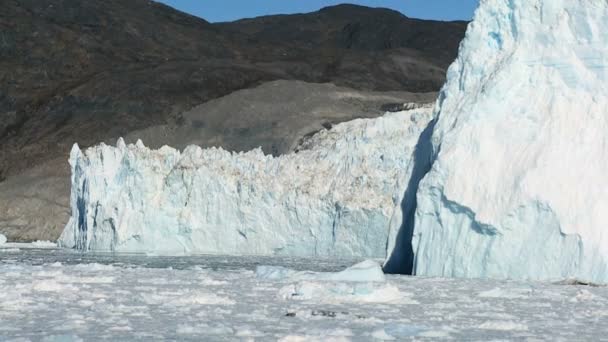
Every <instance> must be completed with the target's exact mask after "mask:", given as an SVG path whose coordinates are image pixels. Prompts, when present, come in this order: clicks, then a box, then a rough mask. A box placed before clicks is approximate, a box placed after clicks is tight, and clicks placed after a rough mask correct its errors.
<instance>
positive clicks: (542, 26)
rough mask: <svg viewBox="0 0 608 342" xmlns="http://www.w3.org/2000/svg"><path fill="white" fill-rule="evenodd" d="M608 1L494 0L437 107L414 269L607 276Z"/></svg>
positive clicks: (480, 15)
mask: <svg viewBox="0 0 608 342" xmlns="http://www.w3.org/2000/svg"><path fill="white" fill-rule="evenodd" d="M607 81H608V2H606V1H605V0H486V1H483V0H482V1H481V5H480V7H479V9H478V10H477V12H476V14H475V18H474V21H473V22H472V23H471V24H470V26H469V29H468V32H467V34H466V38H465V40H464V41H463V43H462V45H461V49H460V54H459V56H458V59H457V60H456V62H455V63H454V64H453V65H452V66H451V67H450V69H449V71H448V81H447V84H446V85H445V86H444V88H443V90H442V93H441V95H440V98H439V100H438V104H437V109H436V114H435V115H436V118H437V122H436V125H435V127H434V132H433V135H432V140H431V143H432V149H433V155H432V167H431V170H430V172H429V173H428V174H427V175H426V177H425V178H424V180H423V181H422V182H421V184H420V187H419V189H418V194H417V199H418V203H417V209H416V212H415V220H414V221H415V222H414V229H413V230H414V231H413V241H412V247H413V251H414V253H415V261H414V271H415V273H417V274H420V275H429V276H455V277H494V278H515V279H541V280H545V279H553V278H565V277H577V278H582V279H586V280H591V281H603V282H606V281H608V270H607V266H606V262H607V260H608V229H607V228H606V226H607V224H608V101H607V95H608V82H607Z"/></svg>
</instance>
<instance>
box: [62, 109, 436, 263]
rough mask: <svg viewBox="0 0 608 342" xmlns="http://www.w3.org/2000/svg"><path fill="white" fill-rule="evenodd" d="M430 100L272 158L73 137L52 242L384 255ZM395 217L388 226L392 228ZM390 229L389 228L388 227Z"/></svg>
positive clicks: (160, 249)
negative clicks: (64, 211) (66, 189)
mask: <svg viewBox="0 0 608 342" xmlns="http://www.w3.org/2000/svg"><path fill="white" fill-rule="evenodd" d="M431 115H432V108H428V107H427V108H419V109H414V110H410V111H405V112H400V113H388V114H386V115H385V116H383V117H381V118H377V119H358V120H354V121H351V122H347V123H343V124H339V125H336V126H334V128H332V129H331V130H323V131H321V132H319V133H318V134H316V135H314V136H313V137H312V138H310V139H309V140H307V141H305V142H304V143H303V145H302V146H300V147H299V150H300V151H299V152H298V153H291V154H287V155H283V156H279V157H272V156H269V155H264V154H263V153H262V151H261V150H259V149H258V150H253V151H250V152H246V153H234V152H227V151H225V150H222V149H217V148H210V149H201V148H200V147H198V146H189V147H188V148H186V149H185V150H184V151H182V152H180V151H178V150H176V149H173V148H170V147H163V148H161V149H159V150H151V149H148V148H146V147H145V146H144V145H143V144H142V143H141V142H138V143H137V144H134V145H128V146H127V145H125V143H124V142H123V141H122V140H119V141H118V143H117V146H116V147H113V146H107V145H104V144H101V145H98V146H95V147H91V148H89V149H86V150H84V151H81V150H80V148H78V146H77V145H75V146H74V148H73V149H72V152H71V156H70V164H71V167H72V194H71V210H72V216H71V218H70V221H69V223H68V224H67V226H66V228H65V230H64V232H63V234H62V236H61V238H60V240H59V243H60V245H61V246H64V247H70V248H77V249H80V250H93V251H95V250H96V251H121V252H154V253H163V254H172V255H179V254H194V253H223V254H257V255H289V256H311V257H312V256H315V257H355V256H356V257H373V258H384V257H386V255H387V250H390V249H391V248H392V246H393V245H394V240H395V238H396V235H397V229H395V230H391V227H392V226H391V224H390V221H391V218H392V217H393V214H394V213H395V208H398V203H399V202H400V201H401V196H402V195H403V192H404V189H405V187H406V186H407V180H408V179H409V178H410V173H411V172H412V168H413V163H412V160H411V156H412V154H413V151H414V150H415V146H416V144H417V142H418V137H419V136H420V134H421V132H422V131H423V130H424V129H425V128H426V127H427V125H428V122H429V121H430V119H431ZM393 226H395V225H393ZM396 226H397V227H398V225H396Z"/></svg>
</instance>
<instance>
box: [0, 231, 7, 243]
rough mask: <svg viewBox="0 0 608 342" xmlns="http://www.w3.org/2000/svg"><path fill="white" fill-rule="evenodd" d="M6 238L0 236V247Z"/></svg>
mask: <svg viewBox="0 0 608 342" xmlns="http://www.w3.org/2000/svg"><path fill="white" fill-rule="evenodd" d="M6 241H7V240H6V236H4V235H2V234H0V245H4V244H5V243H6Z"/></svg>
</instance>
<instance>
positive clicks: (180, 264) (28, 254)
mask: <svg viewBox="0 0 608 342" xmlns="http://www.w3.org/2000/svg"><path fill="white" fill-rule="evenodd" d="M359 261H361V259H311V258H294V257H268V256H225V255H192V256H149V255H145V254H124V253H90V252H89V253H81V252H77V251H73V250H66V249H30V248H27V249H21V250H19V251H15V252H11V253H8V252H4V253H0V262H1V263H18V264H22V265H32V266H39V265H45V264H52V263H56V262H59V263H61V264H63V265H77V264H91V263H97V264H102V265H112V266H117V267H126V268H131V267H143V268H172V269H176V270H184V269H191V268H193V267H200V268H203V269H211V270H242V269H246V270H255V268H256V267H257V266H259V265H271V266H283V267H288V268H291V269H295V270H299V271H303V270H307V271H316V272H335V271H339V270H342V269H344V268H346V267H349V266H352V265H353V264H355V263H357V262H359Z"/></svg>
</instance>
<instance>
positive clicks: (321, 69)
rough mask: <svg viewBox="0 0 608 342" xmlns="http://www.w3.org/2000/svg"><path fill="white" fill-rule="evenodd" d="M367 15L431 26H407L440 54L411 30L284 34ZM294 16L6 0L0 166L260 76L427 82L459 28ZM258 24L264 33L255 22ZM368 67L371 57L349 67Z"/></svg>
mask: <svg viewBox="0 0 608 342" xmlns="http://www.w3.org/2000/svg"><path fill="white" fill-rule="evenodd" d="M353 10H354V13H351V12H353ZM351 14H352V18H351V19H350V20H349V19H348V18H347V17H349V16H350V15H351ZM370 17H374V18H376V17H377V18H376V19H374V20H379V21H381V22H382V21H385V22H386V23H385V25H384V26H382V27H381V28H380V29H376V30H389V31H390V30H395V32H399V30H401V31H403V30H407V27H408V25H410V26H412V27H417V26H418V25H417V24H416V23H420V24H419V26H420V27H423V26H424V27H426V26H429V27H432V28H434V27H437V28H436V29H426V30H423V31H420V33H417V31H414V30H412V31H414V32H413V33H412V35H413V36H416V37H418V40H424V39H430V40H432V41H433V42H436V44H437V45H436V46H434V47H433V49H435V50H437V51H441V53H442V54H446V55H448V57H446V58H444V59H441V58H435V57H430V56H431V55H433V53H432V52H429V51H426V50H424V49H420V45H421V42H419V41H417V40H416V39H413V38H412V39H411V44H410V43H408V42H407V41H402V42H399V43H398V44H396V45H395V47H394V48H392V47H390V48H389V47H386V46H384V45H381V46H377V45H374V44H375V43H374V42H375V39H376V38H377V33H375V34H367V33H365V34H363V33H362V36H361V37H360V38H359V39H358V40H357V43H356V44H355V45H354V46H350V47H349V46H347V45H345V44H344V42H343V41H335V42H331V41H324V42H323V43H322V44H316V43H311V44H308V45H307V44H304V42H303V41H302V40H292V39H291V38H292V37H293V35H294V32H296V31H299V30H300V26H299V25H300V24H301V23H303V22H307V21H315V24H314V25H310V27H311V28H310V29H309V30H308V31H310V32H308V31H307V32H308V33H305V34H302V36H303V37H304V36H308V35H309V36H310V40H311V42H319V39H318V38H317V37H319V36H322V35H324V34H325V32H326V31H328V30H331V31H336V30H348V28H347V27H346V26H348V25H350V26H353V25H355V26H356V25H360V24H359V23H363V24H362V25H363V26H362V27H363V28H362V29H361V32H372V31H370V30H373V29H374V27H373V24H372V23H371V22H370V19H369V18H370ZM299 18H300V19H299V20H298V21H296V22H293V23H287V22H284V20H285V17H283V16H273V17H263V18H260V19H251V20H246V21H242V22H235V23H230V24H217V25H213V24H210V23H208V22H205V21H204V20H202V19H198V18H195V17H192V16H189V15H187V14H184V13H181V12H178V11H175V10H173V9H171V8H169V7H167V6H165V5H162V4H159V3H156V2H153V1H148V0H133V1H127V2H126V1H120V0H108V1H91V0H88V1H77V0H58V1H56V0H35V1H34V0H30V1H27V0H26V1H21V0H20V1H6V3H5V4H3V11H2V14H0V27H1V28H2V37H1V38H2V39H1V40H0V41H1V42H2V44H1V45H0V55H1V56H2V59H1V60H0V69H1V70H3V71H4V72H3V73H2V74H0V84H1V86H0V87H2V89H0V90H1V91H0V94H2V95H0V118H1V120H0V122H1V123H0V146H1V147H0V165H1V167H0V174H2V175H3V176H4V177H7V176H9V175H13V174H16V173H19V172H20V171H21V170H23V169H24V168H27V167H30V166H33V165H36V164H39V163H40V162H41V161H43V160H49V159H51V158H54V157H58V156H65V155H67V153H68V152H69V149H70V146H71V144H72V143H73V142H74V141H78V142H79V143H81V144H82V145H84V146H87V145H91V144H94V143H97V142H99V141H102V140H105V139H108V138H115V137H117V136H120V135H125V134H127V133H128V132H130V131H132V130H134V129H141V128H145V127H148V126H152V125H156V124H166V123H175V122H179V120H180V113H181V112H183V111H185V110H188V109H190V108H192V107H194V106H196V105H199V104H202V103H204V102H207V101H208V100H211V99H214V98H218V97H221V96H224V95H227V94H229V93H231V92H233V91H235V90H238V89H244V88H250V87H252V86H256V85H259V84H261V83H263V82H266V81H271V80H277V79H297V80H303V81H307V82H333V83H335V84H338V85H345V86H351V87H355V88H357V89H362V90H402V91H410V92H421V91H422V92H430V91H437V90H438V89H439V87H440V85H441V83H442V81H443V78H444V70H445V68H446V67H447V64H448V63H449V62H447V61H446V60H449V59H450V58H449V57H455V55H456V48H457V44H458V42H459V41H460V39H461V38H462V36H463V33H464V28H465V23H435V22H431V23H427V22H424V21H414V20H410V19H408V18H406V17H404V16H401V15H400V14H398V13H396V12H392V11H388V10H375V9H369V8H364V7H355V6H338V7H334V8H328V9H324V10H322V11H320V12H318V13H312V14H308V15H303V16H300V17H299ZM338 18H342V19H340V21H339V22H335V21H336V20H338ZM383 18H386V20H383ZM258 23H259V24H258ZM340 26H344V27H342V28H340ZM263 27H269V28H270V27H271V28H272V30H273V31H275V33H276V35H267V34H264V33H263V32H261V33H260V32H257V31H256V28H257V29H258V30H259V29H260V28H263ZM421 30H422V29H421ZM446 32H449V33H450V34H446ZM433 35H436V36H433ZM426 36H429V37H426ZM280 37H283V38H284V39H281V38H280ZM410 45H411V46H410ZM422 45H424V44H423V43H422ZM359 46H361V47H363V46H365V47H366V48H365V49H359V48H356V47H359ZM353 47H355V48H353ZM368 66H374V67H373V68H370V69H369V70H367V72H365V73H360V72H355V71H359V70H362V69H361V68H367V67H368ZM353 68H355V69H353ZM408 70H409V72H408Z"/></svg>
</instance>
